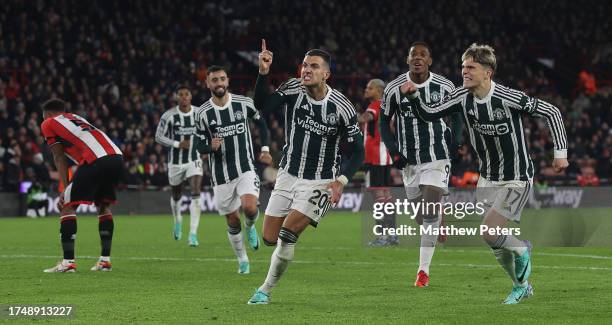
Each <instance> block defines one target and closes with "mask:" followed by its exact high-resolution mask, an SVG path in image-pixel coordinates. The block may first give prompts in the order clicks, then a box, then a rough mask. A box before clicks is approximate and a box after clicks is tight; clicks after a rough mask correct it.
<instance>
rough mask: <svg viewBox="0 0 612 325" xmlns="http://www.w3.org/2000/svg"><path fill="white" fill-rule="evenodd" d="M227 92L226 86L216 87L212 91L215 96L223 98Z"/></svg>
mask: <svg viewBox="0 0 612 325" xmlns="http://www.w3.org/2000/svg"><path fill="white" fill-rule="evenodd" d="M226 92H227V88H225V87H217V88H215V90H213V91H212V94H213V96H215V97H218V98H221V97H223V96H225V93H226Z"/></svg>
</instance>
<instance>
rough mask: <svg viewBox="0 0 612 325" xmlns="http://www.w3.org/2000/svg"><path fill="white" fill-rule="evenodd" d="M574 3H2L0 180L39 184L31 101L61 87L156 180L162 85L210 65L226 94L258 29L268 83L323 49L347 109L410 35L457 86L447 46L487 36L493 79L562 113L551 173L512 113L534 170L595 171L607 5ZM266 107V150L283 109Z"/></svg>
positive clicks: (575, 175)
mask: <svg viewBox="0 0 612 325" xmlns="http://www.w3.org/2000/svg"><path fill="white" fill-rule="evenodd" d="M587 2H588V4H585V3H584V2H581V3H577V2H570V1H554V0H544V1H538V2H536V3H533V2H530V1H526V0H519V1H514V2H511V3H509V2H505V1H455V2H448V1H428V2H412V1H375V0H358V1H348V2H347V1H339V0H327V1H324V2H318V1H302V0H299V1H282V0H272V1H263V0H255V1H248V2H246V3H245V2H243V1H235V0H227V1H221V2H206V3H201V2H199V1H181V2H178V3H176V2H174V1H170V0H152V1H87V2H82V1H74V0H63V1H58V2H56V1H43V0H40V1H19V0H7V1H4V2H3V9H2V10H1V11H0V190H3V191H17V190H18V188H19V184H20V183H21V182H22V181H24V180H35V181H38V182H41V183H44V184H46V185H47V186H48V185H51V184H52V179H53V178H54V173H53V169H54V167H53V163H52V159H50V153H49V151H48V149H47V148H46V145H45V140H44V139H43V137H42V136H41V132H40V123H41V122H42V121H41V113H40V106H41V104H42V102H44V101H45V100H46V99H49V98H51V97H59V98H62V99H64V100H66V101H67V102H68V103H69V105H70V110H71V111H72V112H74V113H76V114H79V115H81V116H83V117H86V118H87V119H88V120H89V121H90V122H92V123H93V124H94V125H95V126H97V127H99V128H101V129H103V130H104V131H105V132H106V133H107V134H109V136H111V138H112V140H113V141H114V142H115V143H116V144H117V145H119V147H120V148H121V150H122V151H123V152H124V154H125V164H126V170H127V177H126V180H125V181H126V184H128V185H130V186H131V187H133V188H139V187H144V186H151V187H154V188H159V187H163V186H166V185H167V182H168V180H167V165H166V163H165V162H166V150H165V149H164V148H163V147H161V145H159V144H157V143H155V141H154V136H155V128H156V126H157V123H158V121H159V118H160V116H161V114H162V113H163V112H164V111H165V110H166V109H168V108H170V107H172V106H173V105H174V101H173V98H172V93H173V90H174V87H175V86H176V85H177V83H187V84H189V85H190V86H191V88H192V92H193V105H197V106H199V105H200V104H202V103H203V102H204V101H205V100H207V98H208V97H209V91H208V90H207V89H206V88H205V87H204V85H205V84H204V80H205V77H206V67H207V66H210V65H212V64H222V65H225V66H226V67H227V68H228V69H229V71H230V78H231V81H230V88H231V89H232V91H233V92H236V93H239V94H247V95H251V92H252V89H253V86H254V82H255V78H256V74H257V68H256V66H255V64H254V62H255V61H253V60H254V59H256V55H254V53H256V52H255V51H257V50H258V45H259V42H260V39H261V38H266V39H267V42H268V44H269V47H270V48H271V49H272V50H273V51H274V54H275V66H274V69H273V70H274V71H273V73H274V76H272V79H273V81H274V82H275V83H276V84H277V85H278V83H279V82H281V81H283V79H285V78H288V77H289V76H295V75H296V73H297V71H298V65H299V64H300V62H301V59H302V58H303V54H304V53H305V51H306V50H307V49H309V48H314V47H321V48H325V49H327V50H329V51H330V52H331V53H332V54H333V65H332V71H333V76H332V80H331V85H332V86H333V87H335V88H338V89H340V90H341V91H343V92H344V93H345V94H347V96H348V97H349V98H350V99H351V100H352V101H353V103H354V104H355V105H356V107H357V108H358V110H362V109H363V107H365V105H366V104H367V103H366V102H364V100H363V98H362V89H363V88H364V87H365V85H366V83H367V81H368V80H369V79H371V78H381V79H383V80H387V81H389V80H391V79H393V78H394V77H395V76H397V75H398V74H400V73H402V72H404V71H406V70H407V65H406V64H405V59H406V56H407V53H408V48H409V45H410V44H411V43H412V42H413V41H416V40H424V41H426V42H428V43H429V44H430V46H431V47H432V50H433V51H432V52H433V53H432V54H433V58H434V64H433V66H432V71H434V72H437V73H439V74H442V75H444V76H447V77H448V78H449V79H450V80H452V81H454V82H455V84H456V85H457V86H458V85H460V83H461V80H460V67H459V65H460V63H459V58H460V55H461V53H462V51H463V50H464V49H465V48H466V47H467V46H468V45H469V44H471V43H472V42H483V43H488V44H491V45H492V46H493V47H494V48H495V49H496V52H497V55H498V62H499V68H498V71H497V72H496V76H495V79H496V80H498V81H499V82H501V83H503V84H505V85H508V86H511V87H515V88H517V89H522V90H524V91H525V92H527V93H528V94H530V95H533V96H536V97H539V98H543V99H546V100H547V101H549V102H551V103H553V104H554V105H556V106H558V107H559V108H560V109H561V112H562V114H563V116H564V118H565V123H566V128H567V132H568V140H569V153H570V156H569V157H568V158H570V168H569V169H568V170H567V171H566V173H565V174H564V175H555V174H554V172H553V171H552V170H551V169H550V167H549V166H550V162H551V161H552V157H551V156H552V141H551V137H550V136H549V135H548V134H547V133H548V130H547V128H546V127H544V126H543V124H542V123H544V121H539V120H533V119H528V120H525V122H526V124H525V126H526V128H525V130H526V133H527V136H528V138H529V142H530V150H531V156H532V158H533V159H534V163H535V164H536V168H537V172H536V175H538V179H537V181H538V182H540V183H550V182H553V183H557V184H580V185H597V184H610V182H611V180H610V175H612V166H611V162H612V156H611V153H610V151H611V150H612V129H611V127H610V124H611V123H612V113H611V109H612V83H611V82H610V81H611V80H612V75H610V72H611V71H612V42H610V39H609V37H608V36H609V35H608V34H607V33H606V32H607V31H608V30H609V29H610V27H612V26H610V24H611V21H610V20H609V19H608V18H607V16H606V14H607V13H609V12H611V8H610V7H611V5H610V4H609V3H608V2H606V1H596V0H589V1H587ZM524 8H529V10H524ZM466 17H470V19H466ZM265 117H266V119H267V120H268V125H269V127H270V129H271V138H272V143H271V146H270V148H271V151H272V154H273V156H274V159H275V161H276V162H278V160H279V155H280V149H281V148H282V146H283V145H284V136H283V121H284V117H283V115H282V112H266V113H265ZM253 130H254V132H255V133H256V132H257V131H256V128H253ZM255 139H256V140H255V141H256V142H257V141H258V140H257V134H256V135H255ZM258 148H259V144H256V150H257V149H258ZM262 167H263V166H262ZM476 168H477V166H476V163H475V157H474V155H473V154H472V153H471V152H470V150H469V149H467V148H465V147H464V148H463V149H462V150H461V151H460V155H459V158H458V159H456V160H455V162H454V164H453V175H454V176H455V177H456V178H457V180H459V179H461V178H462V177H463V175H464V174H465V173H466V172H474V171H476ZM206 179H207V177H206V175H205V184H206V183H207V181H206ZM398 181H399V182H401V180H398Z"/></svg>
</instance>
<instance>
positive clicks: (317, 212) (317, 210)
mask: <svg viewBox="0 0 612 325" xmlns="http://www.w3.org/2000/svg"><path fill="white" fill-rule="evenodd" d="M312 213H314V214H316V215H319V213H321V211H319V209H316V210H314V211H313V212H312Z"/></svg>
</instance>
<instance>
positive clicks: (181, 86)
mask: <svg viewBox="0 0 612 325" xmlns="http://www.w3.org/2000/svg"><path fill="white" fill-rule="evenodd" d="M181 89H187V90H189V92H191V88H189V86H188V85H187V84H178V85H177V86H176V87H175V88H174V93H175V94H178V92H179V91H180V90H181Z"/></svg>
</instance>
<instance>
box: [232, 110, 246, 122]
mask: <svg viewBox="0 0 612 325" xmlns="http://www.w3.org/2000/svg"><path fill="white" fill-rule="evenodd" d="M243 117H244V114H242V111H236V112H235V113H234V118H236V120H237V121H239V120H242V118H243Z"/></svg>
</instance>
